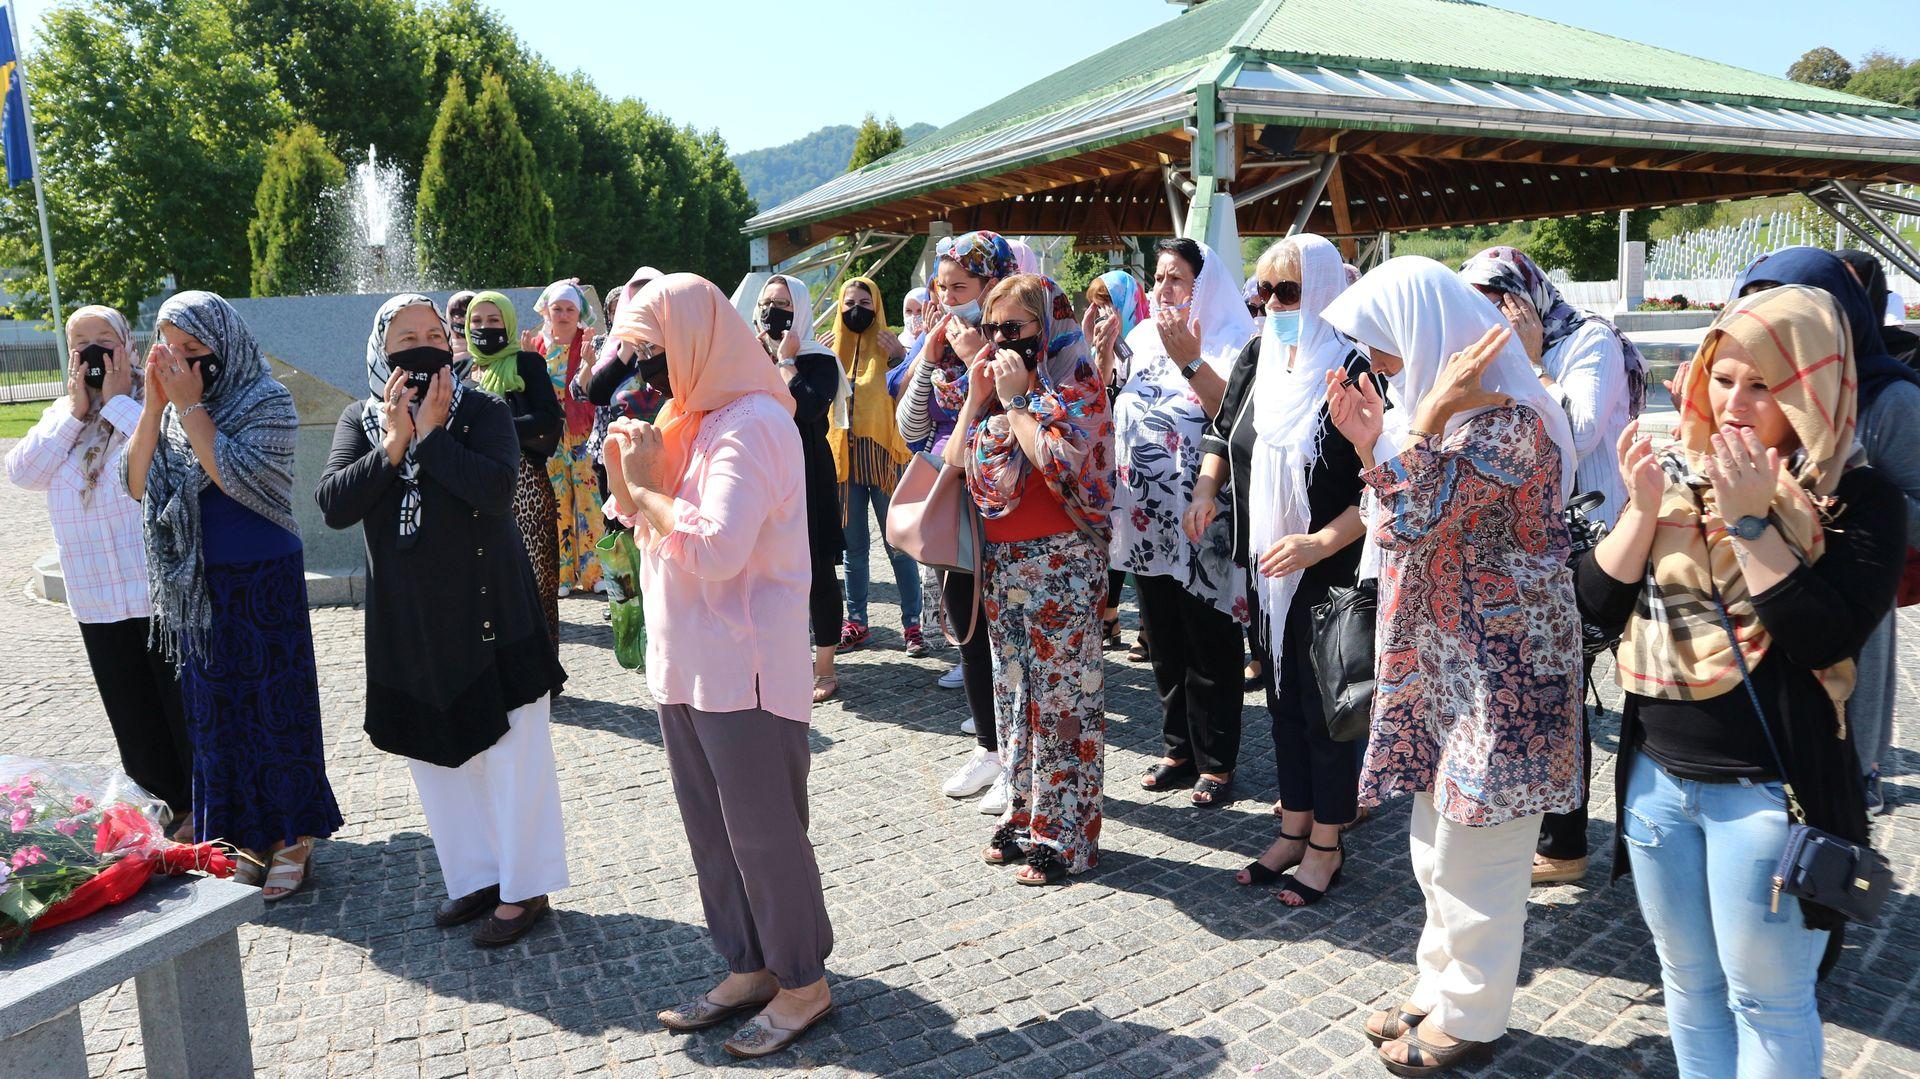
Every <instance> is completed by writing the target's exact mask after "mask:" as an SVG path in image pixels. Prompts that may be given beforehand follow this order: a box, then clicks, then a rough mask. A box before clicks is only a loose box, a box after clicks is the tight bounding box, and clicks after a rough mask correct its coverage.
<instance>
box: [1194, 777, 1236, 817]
mask: <svg viewBox="0 0 1920 1079" xmlns="http://www.w3.org/2000/svg"><path fill="white" fill-rule="evenodd" d="M1202 796H1205V800H1204V801H1203V800H1202ZM1231 801H1233V780H1231V779H1229V780H1227V781H1226V782H1225V783H1222V782H1220V781H1219V780H1217V779H1208V778H1207V777H1205V776H1201V777H1200V779H1199V780H1197V781H1196V782H1195V783H1194V785H1193V804H1194V805H1195V806H1196V807H1198V808H1200V809H1218V808H1219V807H1221V806H1223V805H1226V804H1227V803H1228V802H1231Z"/></svg>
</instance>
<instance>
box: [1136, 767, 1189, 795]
mask: <svg viewBox="0 0 1920 1079" xmlns="http://www.w3.org/2000/svg"><path fill="white" fill-rule="evenodd" d="M1198 778H1200V769H1199V768H1198V767H1196V766H1195V765H1194V763H1193V762H1192V761H1181V762H1180V763H1179V764H1156V765H1154V766H1153V767H1152V768H1149V769H1147V778H1146V780H1145V781H1143V782H1142V783H1141V784H1140V788H1141V789H1142V790H1149V791H1153V792H1154V793H1156V794H1157V793H1159V792H1160V791H1170V790H1175V789H1177V788H1180V787H1190V786H1192V785H1193V781H1194V780H1195V779H1198Z"/></svg>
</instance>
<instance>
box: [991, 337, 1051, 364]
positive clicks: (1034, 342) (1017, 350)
mask: <svg viewBox="0 0 1920 1079" xmlns="http://www.w3.org/2000/svg"><path fill="white" fill-rule="evenodd" d="M994 347H996V348H1004V349H1007V350H1009V351H1011V352H1013V353H1014V354H1015V355H1017V356H1019V357H1020V362H1021V363H1024V364H1026V365H1027V370H1029V371H1031V370H1033V369H1034V368H1035V367H1037V366H1039V363H1040V339H1039V338H1038V337H1022V338H1020V339H1018V340H1015V341H999V342H996V343H995V346H994Z"/></svg>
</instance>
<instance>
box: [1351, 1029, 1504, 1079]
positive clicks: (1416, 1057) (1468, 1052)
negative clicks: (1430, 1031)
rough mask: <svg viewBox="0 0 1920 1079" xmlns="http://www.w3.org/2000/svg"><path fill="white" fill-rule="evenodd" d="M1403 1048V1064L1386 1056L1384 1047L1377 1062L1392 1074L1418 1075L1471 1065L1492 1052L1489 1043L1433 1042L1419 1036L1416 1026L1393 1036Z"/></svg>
mask: <svg viewBox="0 0 1920 1079" xmlns="http://www.w3.org/2000/svg"><path fill="white" fill-rule="evenodd" d="M1395 1040H1397V1041H1398V1042H1399V1043H1400V1044H1401V1045H1404V1046H1406V1047H1407V1062H1406V1063H1405V1064H1402V1063H1400V1062H1399V1061H1397V1060H1395V1059H1393V1058H1392V1057H1390V1056H1388V1055H1387V1047H1386V1046H1385V1045H1382V1046H1381V1047H1380V1048H1379V1050H1377V1051H1378V1052H1379V1054H1380V1063H1382V1064H1385V1065H1386V1066H1387V1070H1388V1071H1390V1072H1392V1073H1393V1074H1395V1075H1405V1076H1422V1075H1435V1074H1438V1073H1440V1072H1443V1071H1446V1070H1447V1069H1448V1068H1452V1067H1455V1066H1457V1065H1461V1064H1473V1063H1477V1062H1479V1061H1482V1060H1485V1059H1487V1058H1488V1057H1491V1056H1492V1055H1493V1043H1492V1042H1466V1041H1462V1042H1455V1043H1453V1044H1452V1045H1446V1046H1440V1045H1435V1044H1433V1043H1432V1042H1430V1041H1427V1040H1425V1039H1423V1038H1421V1037H1420V1031H1419V1030H1418V1029H1414V1030H1409V1031H1407V1032H1406V1033H1405V1034H1402V1035H1401V1036H1400V1037H1399V1038H1397V1039H1395Z"/></svg>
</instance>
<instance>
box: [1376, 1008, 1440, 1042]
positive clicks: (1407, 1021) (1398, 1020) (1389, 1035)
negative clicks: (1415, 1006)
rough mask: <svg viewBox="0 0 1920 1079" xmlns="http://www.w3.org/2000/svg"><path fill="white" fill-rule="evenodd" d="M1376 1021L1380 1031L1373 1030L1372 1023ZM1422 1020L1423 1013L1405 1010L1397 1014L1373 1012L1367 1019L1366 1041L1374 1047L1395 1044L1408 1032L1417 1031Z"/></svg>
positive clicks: (1424, 1017)
mask: <svg viewBox="0 0 1920 1079" xmlns="http://www.w3.org/2000/svg"><path fill="white" fill-rule="evenodd" d="M1376 1019H1377V1020H1379V1026H1380V1029H1378V1030H1375V1029H1374V1021H1375V1020H1376ZM1424 1019H1426V1014H1425V1013H1424V1012H1414V1011H1407V1010H1405V1009H1401V1010H1400V1011H1397V1012H1374V1013H1373V1014H1372V1015H1370V1016H1368V1017H1367V1025H1366V1032H1367V1040H1368V1041H1370V1042H1372V1043H1373V1044H1374V1045H1375V1046H1381V1045H1385V1044H1387V1043H1388V1042H1397V1041H1399V1040H1400V1039H1401V1038H1402V1037H1404V1036H1405V1035H1406V1034H1407V1033H1408V1032H1410V1031H1413V1030H1415V1029H1417V1028H1418V1027H1419V1026H1420V1023H1421V1021H1422V1020H1424Z"/></svg>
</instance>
